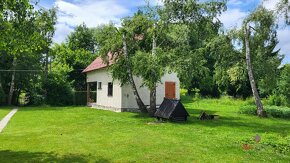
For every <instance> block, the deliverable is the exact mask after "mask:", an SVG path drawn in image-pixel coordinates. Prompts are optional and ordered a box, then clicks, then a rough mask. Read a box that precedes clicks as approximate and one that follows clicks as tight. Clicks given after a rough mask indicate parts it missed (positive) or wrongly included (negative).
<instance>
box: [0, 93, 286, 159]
mask: <svg viewBox="0 0 290 163" xmlns="http://www.w3.org/2000/svg"><path fill="white" fill-rule="evenodd" d="M183 99H185V98H184V96H183ZM191 99H192V98H190V97H187V99H185V100H183V103H184V105H185V107H186V108H187V110H188V112H189V113H190V118H189V121H188V122H186V123H160V124H151V123H149V124H148V122H152V121H155V119H153V118H148V117H146V116H144V115H140V114H136V113H114V112H110V111H102V110H95V109H90V108H86V107H62V108H57V107H47V108H44V107H40V108H38V107H32V108H21V109H20V110H19V111H18V112H17V113H16V114H15V116H14V117H13V118H12V119H11V121H10V123H9V124H8V126H7V127H6V128H5V129H4V132H3V133H1V134H0V142H1V144H0V162H23V161H25V160H26V161H27V160H28V161H29V162H33V161H34V162H72V161H75V162H95V161H99V162H260V161H264V162H289V161H290V155H289V153H285V152H283V151H279V150H278V149H276V148H274V147H273V146H267V145H264V144H263V143H264V142H269V141H272V142H274V143H276V142H277V143H284V144H285V142H286V144H287V142H288V143H289V144H290V137H289V134H290V133H289V132H290V130H289V126H290V121H289V120H282V119H273V118H269V119H261V118H258V117H255V116H247V115H240V114H238V113H237V111H238V109H239V107H240V106H241V105H243V104H244V103H245V101H242V100H234V99H231V98H230V97H224V98H222V99H200V100H197V101H195V102H192V101H191ZM201 111H206V112H207V113H209V114H218V115H219V116H220V119H218V120H212V121H200V120H198V116H199V113H200V112H201ZM257 134H258V135H259V136H261V142H260V143H254V142H253V137H254V136H256V135H257ZM245 143H248V144H250V145H251V149H249V150H245V149H243V145H244V144H245Z"/></svg>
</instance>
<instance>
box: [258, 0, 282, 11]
mask: <svg viewBox="0 0 290 163" xmlns="http://www.w3.org/2000/svg"><path fill="white" fill-rule="evenodd" d="M279 1H280V0H264V1H263V2H262V4H263V6H264V7H265V8H266V9H269V10H274V9H275V8H276V6H277V3H278V2H279Z"/></svg>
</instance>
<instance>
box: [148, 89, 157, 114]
mask: <svg viewBox="0 0 290 163" xmlns="http://www.w3.org/2000/svg"><path fill="white" fill-rule="evenodd" d="M155 112H156V87H155V88H153V89H151V90H150V109H149V115H150V116H151V117H153V116H154V114H155Z"/></svg>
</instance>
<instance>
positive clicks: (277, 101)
mask: <svg viewBox="0 0 290 163" xmlns="http://www.w3.org/2000/svg"><path fill="white" fill-rule="evenodd" d="M265 102H266V104H267V105H276V106H287V105H288V102H287V97H286V96H284V95H277V94H273V95H270V96H269V97H268V98H267V99H266V101H265Z"/></svg>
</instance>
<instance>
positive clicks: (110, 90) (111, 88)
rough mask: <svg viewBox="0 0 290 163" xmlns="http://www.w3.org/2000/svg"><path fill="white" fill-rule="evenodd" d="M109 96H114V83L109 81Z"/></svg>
mask: <svg viewBox="0 0 290 163" xmlns="http://www.w3.org/2000/svg"><path fill="white" fill-rule="evenodd" d="M108 96H113V83H111V82H110V83H108Z"/></svg>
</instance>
